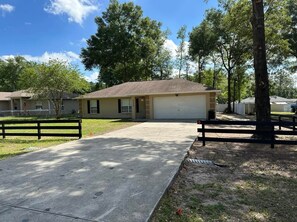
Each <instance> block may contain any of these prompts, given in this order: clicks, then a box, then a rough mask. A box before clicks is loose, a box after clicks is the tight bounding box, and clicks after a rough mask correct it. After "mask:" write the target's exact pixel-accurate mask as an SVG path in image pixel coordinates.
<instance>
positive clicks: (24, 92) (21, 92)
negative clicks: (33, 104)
mask: <svg viewBox="0 0 297 222" xmlns="http://www.w3.org/2000/svg"><path fill="white" fill-rule="evenodd" d="M77 96H78V94H75V93H63V99H73V98H75V97H77ZM10 98H12V99H13V98H30V99H37V97H34V93H30V92H29V91H28V90H19V91H15V92H11V93H10V95H9V96H8V100H10Z"/></svg>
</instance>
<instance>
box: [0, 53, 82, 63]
mask: <svg viewBox="0 0 297 222" xmlns="http://www.w3.org/2000/svg"><path fill="white" fill-rule="evenodd" d="M20 56H23V57H24V58H25V59H26V60H28V61H32V62H48V61H49V60H52V59H58V60H62V61H65V62H69V63H70V62H76V61H79V55H78V54H76V53H74V52H72V51H68V52H52V53H49V52H45V53H43V54H42V55H41V56H32V55H20ZM12 57H14V55H4V56H0V58H1V59H8V58H12Z"/></svg>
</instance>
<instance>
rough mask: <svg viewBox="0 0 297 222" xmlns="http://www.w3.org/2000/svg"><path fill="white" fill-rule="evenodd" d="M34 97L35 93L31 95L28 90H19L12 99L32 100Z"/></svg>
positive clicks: (11, 96) (13, 93)
mask: <svg viewBox="0 0 297 222" xmlns="http://www.w3.org/2000/svg"><path fill="white" fill-rule="evenodd" d="M33 95H34V94H33V93H30V92H28V91H27V90H19V91H14V92H12V93H11V95H10V98H30V97H32V96H33Z"/></svg>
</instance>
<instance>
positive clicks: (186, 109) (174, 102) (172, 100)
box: [153, 95, 206, 119]
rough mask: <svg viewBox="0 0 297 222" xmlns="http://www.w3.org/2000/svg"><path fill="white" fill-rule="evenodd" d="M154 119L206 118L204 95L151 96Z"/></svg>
mask: <svg viewBox="0 0 297 222" xmlns="http://www.w3.org/2000/svg"><path fill="white" fill-rule="evenodd" d="M153 107H154V108H153V109H154V119H198V118H206V96H205V95H189V96H187V95H173V96H161V97H154V98H153Z"/></svg>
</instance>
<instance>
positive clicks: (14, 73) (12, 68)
mask: <svg viewBox="0 0 297 222" xmlns="http://www.w3.org/2000/svg"><path fill="white" fill-rule="evenodd" d="M27 65H28V62H27V61H26V60H25V59H24V58H23V57H21V56H15V57H13V58H8V59H6V60H1V59H0V90H1V91H16V90H18V89H20V87H19V85H18V80H19V76H20V75H21V73H22V72H23V70H24V68H25V67H26V66H27Z"/></svg>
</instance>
